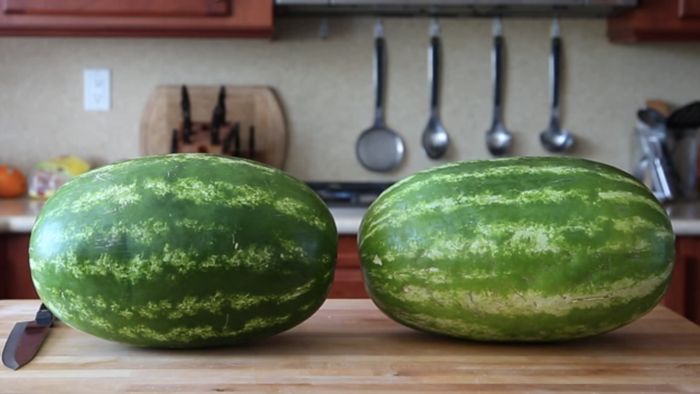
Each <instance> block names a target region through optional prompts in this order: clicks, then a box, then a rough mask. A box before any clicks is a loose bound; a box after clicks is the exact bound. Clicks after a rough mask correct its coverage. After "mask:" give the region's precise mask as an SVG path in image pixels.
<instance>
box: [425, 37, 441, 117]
mask: <svg viewBox="0 0 700 394" xmlns="http://www.w3.org/2000/svg"><path fill="white" fill-rule="evenodd" d="M441 50H442V44H441V42H440V37H438V36H433V37H430V48H429V49H428V79H429V81H430V112H431V114H436V113H437V110H438V106H439V105H440V83H441V80H440V71H441V70H440V67H442V59H440V51H441Z"/></svg>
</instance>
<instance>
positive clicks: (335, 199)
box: [306, 182, 393, 207]
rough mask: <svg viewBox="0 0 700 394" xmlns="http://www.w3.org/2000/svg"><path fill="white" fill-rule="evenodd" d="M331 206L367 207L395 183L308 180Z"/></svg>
mask: <svg viewBox="0 0 700 394" xmlns="http://www.w3.org/2000/svg"><path fill="white" fill-rule="evenodd" d="M306 184H307V185H309V187H310V188H311V189H313V190H314V191H315V192H316V193H317V194H318V195H319V196H321V199H323V201H325V202H326V204H328V205H330V206H336V207H338V206H341V207H366V206H369V205H370V204H371V203H372V201H374V200H375V199H376V198H377V196H379V194H381V192H383V191H384V190H386V189H387V188H388V187H389V186H391V185H392V184H393V183H387V182H379V183H377V182H307V183H306Z"/></svg>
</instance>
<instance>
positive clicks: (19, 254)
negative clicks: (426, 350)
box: [0, 233, 368, 299]
mask: <svg viewBox="0 0 700 394" xmlns="http://www.w3.org/2000/svg"><path fill="white" fill-rule="evenodd" d="M28 250H29V234H26V233H0V299H19V298H37V294H36V292H35V291H34V286H33V285H32V280H31V275H30V273H29V254H28ZM330 297H331V298H367V297H368V296H367V293H366V292H365V288H364V282H363V280H362V272H361V271H360V258H359V254H358V252H357V242H356V237H355V236H354V235H343V236H341V237H340V239H339V242H338V263H337V267H336V271H335V280H334V282H333V287H332V288H331V293H330Z"/></svg>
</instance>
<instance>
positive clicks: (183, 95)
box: [180, 85, 192, 144]
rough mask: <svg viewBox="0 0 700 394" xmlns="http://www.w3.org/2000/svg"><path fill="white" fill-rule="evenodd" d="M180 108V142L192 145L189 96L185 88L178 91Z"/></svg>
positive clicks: (183, 86)
mask: <svg viewBox="0 0 700 394" xmlns="http://www.w3.org/2000/svg"><path fill="white" fill-rule="evenodd" d="M180 107H181V108H182V140H183V141H184V142H185V143H186V144H190V143H192V118H191V115H190V109H191V107H190V94H189V92H188V91H187V86H185V85H182V89H180Z"/></svg>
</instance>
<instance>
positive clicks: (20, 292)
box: [0, 234, 39, 299]
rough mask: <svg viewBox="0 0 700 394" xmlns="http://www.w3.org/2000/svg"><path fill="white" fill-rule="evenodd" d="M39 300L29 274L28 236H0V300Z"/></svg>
mask: <svg viewBox="0 0 700 394" xmlns="http://www.w3.org/2000/svg"><path fill="white" fill-rule="evenodd" d="M20 298H39V296H37V294H36V291H34V285H33V284H32V277H31V274H30V273H29V234H0V299H20Z"/></svg>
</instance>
